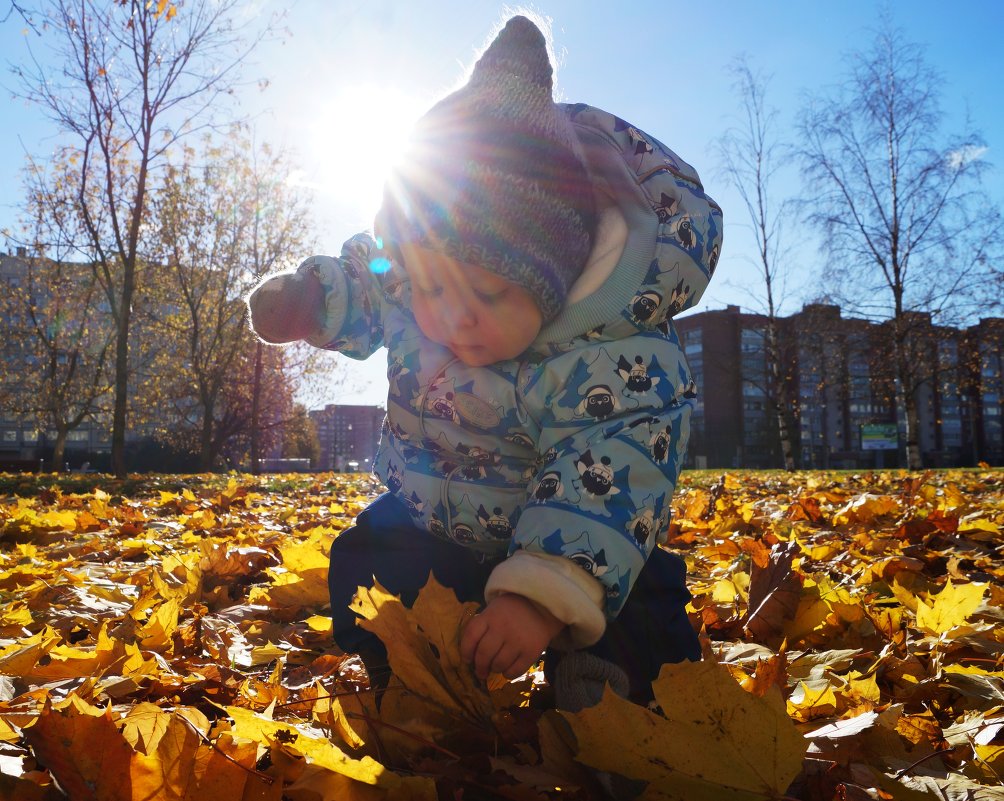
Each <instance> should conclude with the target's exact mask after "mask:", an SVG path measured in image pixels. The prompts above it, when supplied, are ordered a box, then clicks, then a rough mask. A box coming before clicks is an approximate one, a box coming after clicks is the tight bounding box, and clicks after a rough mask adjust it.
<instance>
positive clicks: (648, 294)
mask: <svg viewBox="0 0 1004 801" xmlns="http://www.w3.org/2000/svg"><path fill="white" fill-rule="evenodd" d="M661 304H662V295H661V294H660V293H659V292H656V291H655V290H654V289H646V290H645V291H644V292H639V293H638V294H637V295H635V296H634V299H633V300H632V301H631V322H633V323H635V324H636V325H643V324H645V323H647V322H648V321H649V320H651V319H652V318H653V317H654V316H655V313H656V312H657V311H658V310H659V306H660V305H661Z"/></svg>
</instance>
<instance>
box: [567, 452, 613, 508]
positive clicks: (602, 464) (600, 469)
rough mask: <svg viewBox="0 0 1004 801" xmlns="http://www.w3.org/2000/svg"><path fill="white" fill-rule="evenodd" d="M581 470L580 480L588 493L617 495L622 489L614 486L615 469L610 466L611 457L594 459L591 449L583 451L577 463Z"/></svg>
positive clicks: (576, 465)
mask: <svg viewBox="0 0 1004 801" xmlns="http://www.w3.org/2000/svg"><path fill="white" fill-rule="evenodd" d="M575 469H576V470H578V471H579V481H580V482H581V484H582V488H583V489H584V490H585V491H586V494H587V495H589V496H591V497H593V498H598V497H601V496H603V495H617V494H618V493H619V492H620V490H619V489H618V488H617V487H615V486H614V470H613V468H612V467H611V466H610V457H609V456H603V457H600V460H599V462H596V461H594V460H593V452H592V451H591V450H588V451H586V452H585V453H583V454H582V455H581V456H580V457H579V460H578V461H577V462H576V463H575Z"/></svg>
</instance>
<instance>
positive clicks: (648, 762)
mask: <svg viewBox="0 0 1004 801" xmlns="http://www.w3.org/2000/svg"><path fill="white" fill-rule="evenodd" d="M652 689H653V692H654V694H655V699H656V702H657V703H658V704H659V706H660V708H661V709H662V710H663V712H664V714H665V717H662V716H660V715H657V714H655V713H653V712H650V711H648V710H647V709H645V708H643V707H640V706H638V705H636V704H632V703H631V702H629V701H626V700H625V699H623V698H620V697H619V696H617V695H616V694H615V693H614V692H613V691H611V690H610V688H609V687H607V689H606V691H605V692H604V695H603V699H602V701H601V702H600V703H599V704H597V705H596V706H594V707H591V708H589V709H584V710H582V711H581V712H578V713H575V714H571V713H564V712H563V713H561V714H562V716H563V717H564V718H565V719H566V720H567V721H568V722H569V724H570V725H571V727H572V730H573V731H574V733H575V737H576V739H577V740H578V747H579V750H578V754H577V756H576V758H577V759H578V760H579V761H581V762H584V763H585V764H587V765H590V766H592V767H594V768H596V769H598V770H602V771H609V772H614V773H619V774H621V775H623V776H626V777H628V778H632V779H640V780H643V781H647V782H648V783H649V785H648V789H647V790H646V792H645V793H644V795H643V798H645V799H652V800H653V801H654V800H655V799H679V801H704V800H705V799H707V800H708V801H719V800H720V799H734V800H735V801H740V800H741V799H742V800H744V799H750V800H751V801H752V799H763V798H774V797H778V796H781V795H783V794H784V791H785V790H786V789H787V788H788V785H789V784H791V782H792V780H793V779H794V778H795V776H797V775H798V773H799V771H800V770H801V767H802V757H803V755H804V754H805V751H806V748H807V743H806V741H805V739H804V738H803V737H802V736H801V735H800V734H799V733H798V731H796V729H795V727H794V725H793V724H792V722H791V720H790V719H789V718H788V716H787V715H786V714H785V711H784V709H783V707H782V706H781V703H780V699H777V698H774V699H773V700H772V696H770V695H767V696H764V697H763V698H757V697H755V696H752V695H750V694H749V693H747V692H745V691H744V690H743V689H742V688H741V687H740V686H739V685H738V684H736V682H735V681H734V680H733V679H732V677H731V676H730V675H729V673H728V671H726V670H725V669H724V668H723V667H721V666H720V665H716V664H713V663H709V662H682V663H679V664H669V665H664V666H663V668H662V671H661V672H660V674H659V678H658V679H657V680H656V681H655V682H654V683H653V684H652ZM611 743H625V744H629V745H627V747H618V748H611V747H610V746H611Z"/></svg>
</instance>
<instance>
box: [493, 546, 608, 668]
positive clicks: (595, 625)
mask: <svg viewBox="0 0 1004 801" xmlns="http://www.w3.org/2000/svg"><path fill="white" fill-rule="evenodd" d="M505 592H510V593H512V594H513V595H521V596H523V597H524V598H526V599H527V600H529V601H532V602H533V603H535V604H537V605H538V606H540V607H542V608H543V609H546V610H547V611H548V612H550V613H551V614H552V615H554V616H555V617H556V618H558V620H560V621H561V622H562V623H564V624H565V626H566V628H565V629H564V630H563V631H562V632H561V634H559V635H558V636H557V637H556V638H555V639H554V641H553V642H552V643H551V645H553V646H555V647H556V648H561V649H565V650H571V649H574V648H585V647H586V646H589V645H592V644H593V643H595V642H596V641H597V640H598V639H599V638H600V637H602V636H603V632H604V631H605V630H606V627H607V619H606V616H605V615H604V614H603V605H604V602H605V600H606V592H605V591H604V589H603V585H602V584H600V582H599V581H597V580H596V579H595V578H593V577H592V576H590V575H589V574H588V573H587V572H586V571H585V570H583V569H582V568H581V567H579V566H578V565H577V564H575V563H574V562H572V561H570V560H568V559H566V558H565V557H563V556H554V555H552V554H546V553H536V552H533V553H531V552H529V551H517V552H516V553H514V554H513V555H512V556H510V557H509V558H508V559H506V560H505V561H504V562H501V563H500V564H498V565H496V567H495V569H494V570H492V574H491V576H490V577H489V578H488V583H487V584H486V585H485V600H486V601H490V600H492V598H494V597H496V596H498V595H501V594H502V593H505Z"/></svg>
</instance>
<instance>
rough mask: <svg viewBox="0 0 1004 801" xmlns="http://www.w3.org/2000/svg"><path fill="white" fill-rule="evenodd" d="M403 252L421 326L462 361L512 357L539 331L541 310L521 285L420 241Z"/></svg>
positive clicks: (483, 361)
mask: <svg viewBox="0 0 1004 801" xmlns="http://www.w3.org/2000/svg"><path fill="white" fill-rule="evenodd" d="M401 255H402V257H403V259H404V267H405V270H406V272H407V273H408V277H409V278H410V279H411V307H412V311H413V312H414V314H415V319H416V320H417V321H418V327H419V328H421V329H422V333H423V334H425V335H426V336H427V337H428V338H429V339H431V340H432V341H433V342H438V343H439V344H440V345H445V346H446V347H447V348H449V349H450V350H451V351H453V354H454V355H455V356H456V357H457V358H458V359H460V361H462V362H463V363H464V364H467V365H469V366H471V367H484V366H485V365H488V364H494V363H495V362H501V361H505V360H506V359H513V358H515V357H516V356H519V355H520V354H521V353H522V352H523V351H525V350H526V349H527V347H528V346H529V344H530V343H531V342H533V340H534V339H535V338H536V336H537V334H538V333H540V327H541V325H542V324H543V317H542V316H541V313H540V310H539V309H538V308H537V304H536V303H535V302H534V300H533V296H532V295H531V294H530V293H529V292H527V291H526V290H525V289H524V288H523V287H521V286H519V285H518V284H514V283H513V282H512V281H507V280H506V279H504V278H500V277H499V276H497V275H495V274H494V273H491V272H488V270H485V269H484V268H482V267H477V266H475V265H473V264H465V263H463V262H459V261H456V260H455V259H451V258H450V257H449V256H446V255H444V254H442V253H438V252H436V251H434V250H429V249H428V248H424V247H421V246H419V245H411V244H409V245H403V246H402V247H401Z"/></svg>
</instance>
